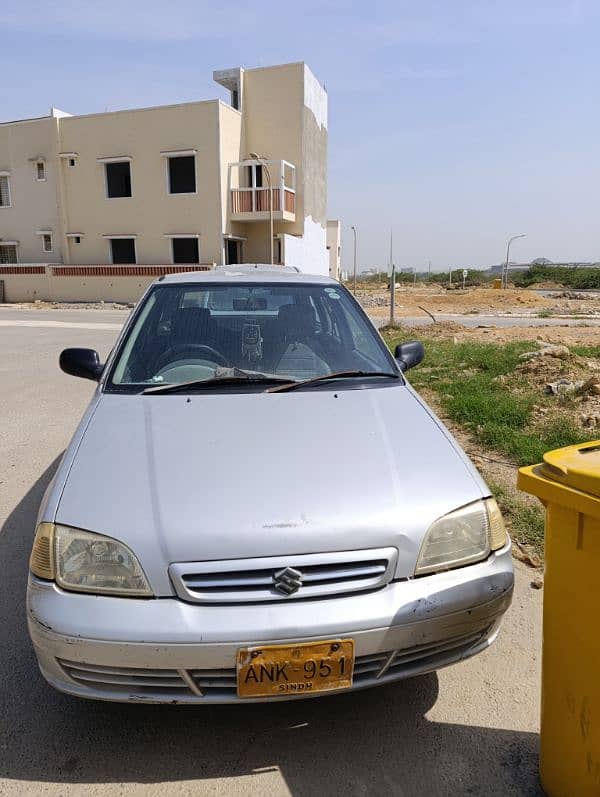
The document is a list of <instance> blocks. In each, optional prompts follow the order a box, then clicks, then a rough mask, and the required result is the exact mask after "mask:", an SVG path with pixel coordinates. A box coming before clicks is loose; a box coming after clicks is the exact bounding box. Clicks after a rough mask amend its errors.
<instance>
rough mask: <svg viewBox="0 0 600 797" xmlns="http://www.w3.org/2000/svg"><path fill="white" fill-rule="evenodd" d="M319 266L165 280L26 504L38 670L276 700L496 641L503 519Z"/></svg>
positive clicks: (72, 367) (76, 681) (111, 686)
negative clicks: (32, 509) (31, 510)
mask: <svg viewBox="0 0 600 797" xmlns="http://www.w3.org/2000/svg"><path fill="white" fill-rule="evenodd" d="M422 358H423V347H422V345H421V344H420V343H418V342H415V341H413V342H408V343H406V344H403V345H400V346H398V347H397V349H396V352H395V356H394V357H393V356H392V355H391V354H390V352H389V351H388V349H387V347H386V346H385V344H384V342H383V340H382V339H381V337H380V336H379V334H378V333H377V331H376V330H375V328H374V327H373V326H372V325H371V323H370V322H369V320H368V318H367V317H366V315H365V314H364V312H363V311H362V309H361V308H360V306H359V305H358V303H357V302H356V301H355V300H354V298H353V297H352V296H351V295H350V294H349V293H348V292H347V291H346V290H345V288H343V287H342V286H341V285H340V284H339V283H337V282H335V281H333V280H331V279H329V278H326V277H314V276H308V275H305V274H301V273H298V272H297V270H295V269H290V268H282V267H277V268H271V267H268V266H241V267H228V268H225V267H223V268H217V269H215V270H214V271H212V272H209V273H197V274H196V273H193V274H192V273H188V274H178V275H173V276H168V277H165V278H161V279H160V280H158V281H157V282H155V283H154V284H153V285H152V286H151V287H150V288H149V289H148V291H147V292H146V293H145V295H144V296H143V298H142V299H141V301H140V302H139V304H138V306H137V307H136V309H135V311H134V312H133V313H132V315H131V318H130V319H129V321H128V322H127V324H126V325H125V327H124V329H123V331H122V333H121V334H120V336H119V339H118V340H117V343H116V345H115V347H114V349H113V351H112V353H111V355H110V356H109V357H108V359H107V361H106V363H105V364H101V363H100V361H99V357H98V354H97V353H96V352H95V351H92V350H89V349H67V350H65V351H64V352H63V353H62V354H61V358H60V364H61V367H62V369H63V370H64V371H66V372H67V373H69V374H73V375H75V376H80V377H85V378H89V379H93V380H96V381H97V382H98V387H97V389H96V391H95V393H94V396H93V399H92V401H91V403H90V405H89V407H88V409H87V411H86V413H85V415H84V416H83V419H82V421H81V423H80V424H79V427H78V429H77V431H76V432H75V435H74V437H73V440H72V441H71V443H70V445H69V447H68V449H67V450H66V452H65V454H64V457H63V459H62V462H61V464H60V466H59V468H58V471H57V473H56V475H55V477H54V480H53V481H52V483H51V485H50V487H49V488H48V490H47V492H46V495H45V497H44V499H43V501H42V505H41V507H40V511H39V516H38V524H37V529H36V532H35V539H34V543H33V550H32V554H31V562H30V568H31V572H30V575H29V584H28V595H27V611H28V623H29V632H30V635H31V639H32V641H33V645H34V648H35V652H36V654H37V658H38V661H39V665H40V669H41V671H42V674H43V675H44V677H45V678H46V679H47V681H48V682H49V683H50V684H51V685H52V686H54V687H56V688H57V689H60V690H61V691H63V692H68V693H70V694H72V695H78V696H80V697H89V698H97V699H102V700H120V701H136V702H168V703H213V702H214V703H219V702H236V701H244V700H247V701H253V700H254V701H262V700H282V699H288V698H299V697H308V696H312V695H320V694H326V693H333V692H339V691H341V690H350V689H361V688H363V687H370V686H375V685H377V684H386V683H389V682H390V681H394V680H397V679H400V678H406V677H408V676H414V675H418V674H420V673H425V672H429V671H431V670H436V669H439V668H440V667H445V666H446V665H448V664H453V663H454V662H458V661H462V660H463V659H465V658H467V657H469V656H472V655H474V654H476V653H479V652H480V651H482V650H484V649H485V648H487V647H488V646H489V645H490V644H491V643H492V642H493V641H494V639H495V638H496V635H497V634H498V629H499V626H500V622H501V618H502V616H503V614H504V612H505V611H506V609H507V608H508V606H509V604H510V601H511V596H512V589H513V567H512V559H511V545H510V540H509V538H508V536H507V534H506V531H505V528H504V525H503V523H502V518H501V516H500V513H499V511H498V507H497V505H496V503H495V501H494V500H493V498H491V496H490V490H489V489H488V488H487V487H486V485H485V484H484V483H483V481H482V480H481V478H480V477H479V475H478V473H477V471H476V470H475V468H474V467H473V466H472V464H471V463H470V461H469V460H468V459H467V457H466V456H465V454H464V453H463V452H462V451H461V449H460V448H459V446H458V445H457V443H456V441H455V440H454V439H453V438H452V436H451V435H450V434H449V432H448V431H447V430H446V429H445V428H444V426H443V425H442V424H441V423H440V421H439V420H438V419H437V418H436V416H435V415H434V414H433V413H432V411H431V410H430V409H429V407H427V405H426V404H425V403H424V402H423V400H422V399H421V398H420V397H419V396H418V395H417V394H416V392H415V391H414V390H413V389H412V388H411V387H410V385H409V384H408V382H407V381H406V379H405V377H404V372H405V371H406V370H407V369H408V368H410V367H411V366H413V365H416V364H417V363H419V362H420V360H421V359H422Z"/></svg>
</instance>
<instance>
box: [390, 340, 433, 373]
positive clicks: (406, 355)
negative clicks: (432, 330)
mask: <svg viewBox="0 0 600 797" xmlns="http://www.w3.org/2000/svg"><path fill="white" fill-rule="evenodd" d="M394 357H395V358H396V361H397V363H398V365H399V366H400V370H401V371H408V369H409V368H414V366H415V365H418V364H419V363H420V362H421V361H422V360H423V358H424V357H425V347H424V346H423V344H422V343H421V341H420V340H409V341H408V342H407V343H399V344H398V345H397V346H396V350H395V351H394Z"/></svg>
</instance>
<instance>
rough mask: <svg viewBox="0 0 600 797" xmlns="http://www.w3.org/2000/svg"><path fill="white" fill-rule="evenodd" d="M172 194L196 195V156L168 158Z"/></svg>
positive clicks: (170, 191)
mask: <svg viewBox="0 0 600 797" xmlns="http://www.w3.org/2000/svg"><path fill="white" fill-rule="evenodd" d="M167 168H168V170H169V193H170V194H195V193H196V156H195V155H180V156H171V157H169V158H167Z"/></svg>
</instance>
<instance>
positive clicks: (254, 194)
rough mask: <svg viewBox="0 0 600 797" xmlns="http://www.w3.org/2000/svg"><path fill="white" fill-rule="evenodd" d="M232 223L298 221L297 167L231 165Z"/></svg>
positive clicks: (254, 162)
mask: <svg viewBox="0 0 600 797" xmlns="http://www.w3.org/2000/svg"><path fill="white" fill-rule="evenodd" d="M229 195H230V197H231V200H230V202H231V205H230V214H231V220H232V221H269V219H270V216H271V212H272V213H273V220H274V221H295V220H296V167H295V166H294V165H293V164H291V163H288V162H287V161H284V160H281V161H275V160H245V161H240V162H239V163H231V164H230V165H229Z"/></svg>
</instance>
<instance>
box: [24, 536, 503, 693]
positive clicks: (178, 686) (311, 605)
mask: <svg viewBox="0 0 600 797" xmlns="http://www.w3.org/2000/svg"><path fill="white" fill-rule="evenodd" d="M512 590H513V567H512V558H511V552H510V543H509V544H508V545H507V546H506V547H505V548H503V549H502V550H501V551H498V552H496V553H494V554H492V555H491V556H490V558H489V559H487V560H486V561H485V562H482V563H480V564H476V565H471V566H469V567H464V568H460V569H458V570H453V571H450V572H448V573H439V574H436V575H433V576H426V577H423V578H418V579H413V580H410V581H399V582H394V583H392V584H389V585H388V586H387V587H385V588H384V589H381V590H379V591H377V592H373V593H369V594H366V595H353V596H346V597H343V598H336V599H331V600H319V601H316V600H315V601H290V602H289V603H283V604H282V603H277V604H261V605H260V606H256V605H236V606H205V605H197V604H196V605H193V604H188V603H184V602H183V601H181V600H178V599H174V598H161V599H156V600H139V599H129V598H109V597H100V596H92V595H83V594H77V593H68V592H64V591H62V590H60V589H59V588H58V587H56V585H55V584H52V583H49V582H45V581H41V580H39V579H36V578H35V577H33V576H31V575H30V578H29V586H28V596H27V616H28V625H29V633H30V636H31V639H32V641H33V645H34V648H35V652H36V655H37V658H38V662H39V665H40V669H41V671H42V674H43V675H44V677H45V678H46V680H47V681H48V682H49V683H50V684H51V685H52V686H54V687H55V688H57V689H59V690H61V691H63V692H68V693H70V694H73V695H78V696H80V697H89V698H96V699H100V700H119V701H132V702H159V703H162V702H168V703H210V702H213V703H226V702H238V701H239V702H249V701H247V699H240V698H238V696H237V690H236V670H235V663H236V653H237V650H238V648H240V647H248V646H255V645H262V644H265V645H266V644H287V643H293V642H301V641H317V640H319V639H334V638H352V639H354V641H355V653H356V663H355V677H354V685H353V687H352V688H353V689H359V688H364V687H369V686H375V685H377V684H384V683H388V682H389V681H392V680H397V679H400V678H406V677H409V676H413V675H419V674H421V673H425V672H429V671H431V670H437V669H439V668H441V667H445V666H447V665H449V664H453V663H455V662H457V661H461V660H462V659H465V658H467V657H469V656H472V655H474V654H475V653H478V652H480V651H481V650H484V649H485V648H486V647H488V646H489V645H490V644H491V643H492V642H493V641H494V639H495V638H496V636H497V634H498V630H499V626H500V620H501V618H502V615H503V614H504V612H505V611H506V610H507V608H508V607H509V605H510V601H511V597H512ZM326 694H335V692H329V693H326ZM303 696H310V693H309V694H305V695H302V697H303ZM299 697H300V696H296V695H294V696H288V695H285V697H283V698H282V697H279V696H278V697H275V698H259V700H260V701H263V700H270V699H275V700H281V699H298V698H299Z"/></svg>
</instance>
